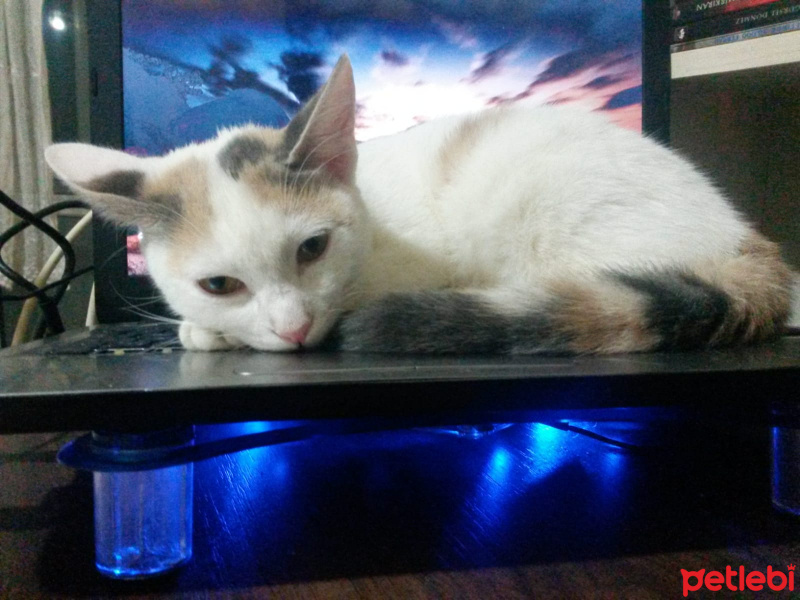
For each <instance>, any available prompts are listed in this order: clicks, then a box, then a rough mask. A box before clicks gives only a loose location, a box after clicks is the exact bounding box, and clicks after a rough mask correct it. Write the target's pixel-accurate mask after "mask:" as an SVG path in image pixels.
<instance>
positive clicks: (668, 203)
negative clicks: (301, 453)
mask: <svg viewBox="0 0 800 600" xmlns="http://www.w3.org/2000/svg"><path fill="white" fill-rule="evenodd" d="M355 119H356V104H355V87H354V82H353V74H352V69H351V66H350V63H349V60H348V58H347V57H346V56H343V57H342V58H340V60H339V62H338V63H337V64H336V66H335V68H334V70H333V72H332V74H331V76H330V78H329V80H328V81H327V83H326V84H325V85H324V86H323V87H322V88H321V89H320V90H319V92H318V93H317V94H316V95H315V96H313V98H312V99H311V100H310V101H309V102H308V103H307V104H306V105H305V106H304V107H303V108H302V109H301V111H300V112H299V113H298V114H297V115H296V116H295V117H294V119H292V121H291V122H290V123H289V125H288V126H287V127H285V128H284V129H282V130H274V129H269V128H262V127H257V126H254V125H248V126H243V127H239V128H234V129H228V130H223V131H221V132H220V133H219V134H218V136H217V137H216V138H214V139H212V140H210V141H207V142H205V143H201V144H193V145H189V146H186V147H183V148H180V149H177V150H174V151H173V152H171V153H169V154H167V155H165V156H163V157H147V158H142V157H135V156H131V155H128V154H125V153H123V152H120V151H116V150H112V149H106V148H98V147H93V146H90V145H86V144H56V145H53V146H51V147H50V148H48V149H47V151H46V159H47V161H48V163H49V164H50V166H51V168H52V169H53V170H54V172H55V173H56V174H57V175H58V176H59V177H60V178H61V179H63V180H64V181H65V182H67V184H68V185H70V186H71V187H72V188H73V189H74V190H75V191H76V192H77V193H79V194H81V195H82V196H83V197H84V198H85V199H86V200H87V201H88V202H89V203H90V204H91V206H92V207H93V208H94V209H95V210H96V211H97V212H98V213H99V214H100V215H102V216H103V217H105V218H106V219H108V220H110V221H112V222H114V223H117V224H125V225H130V224H134V225H136V226H138V227H139V228H140V229H141V230H142V232H143V240H142V249H143V253H144V255H145V257H146V260H147V264H148V267H149V270H150V273H151V276H152V278H153V280H154V281H155V283H156V284H157V286H158V287H159V288H160V290H161V292H162V293H163V295H164V298H165V299H166V301H167V302H168V303H169V305H170V306H171V308H172V310H174V312H175V313H176V314H177V315H179V316H180V318H181V319H182V323H181V326H180V339H181V341H182V343H183V345H184V346H185V347H186V348H187V349H190V350H222V349H227V348H236V347H240V346H249V347H251V348H255V349H260V350H269V351H291V350H297V349H299V348H315V347H320V346H323V347H335V348H340V349H343V350H350V351H363V352H398V353H429V354H448V353H495V354H497V353H500V354H505V353H512V354H513V353H520V354H538V353H567V354H570V353H581V354H583V353H618V352H646V351H654V350H682V349H695V348H708V347H719V346H727V345H733V344H742V343H750V342H756V341H759V340H763V339H766V338H769V337H770V336H774V335H776V334H777V333H778V332H779V331H780V328H781V327H782V325H783V324H784V323H785V321H786V319H787V316H788V312H789V308H790V302H791V298H790V288H791V279H792V272H791V271H790V269H789V268H788V267H787V266H786V265H785V264H784V262H782V260H781V258H780V255H779V251H778V248H777V246H776V245H775V244H773V243H772V242H770V241H768V240H766V239H764V238H763V237H762V236H761V235H759V234H758V233H757V232H756V231H755V230H754V229H753V228H752V227H751V226H750V225H749V224H748V223H747V222H746V221H745V220H744V219H743V218H742V216H740V215H739V214H738V213H737V211H736V210H735V209H734V208H733V207H732V206H731V205H730V204H729V202H728V201H727V200H726V199H725V198H724V197H723V195H722V194H721V193H720V192H719V191H718V190H717V189H716V188H715V187H714V186H713V185H712V184H711V183H710V182H709V181H708V180H707V178H706V177H705V176H704V175H703V174H701V173H700V172H699V171H698V170H697V169H695V168H694V167H693V166H691V165H690V164H689V163H687V162H686V161H685V160H684V159H682V158H681V157H679V156H678V155H677V154H676V153H674V152H672V151H671V150H669V149H667V148H665V147H663V146H661V145H659V144H658V143H656V142H654V141H652V140H650V139H647V138H646V137H643V136H641V135H639V134H637V133H635V132H632V131H628V130H624V129H622V128H620V127H619V126H617V125H613V124H611V123H608V122H607V121H606V120H605V119H604V118H603V117H600V116H597V115H593V114H589V113H583V112H580V111H578V110H576V109H569V108H564V107H554V106H542V107H525V108H523V107H498V108H492V109H487V110H485V111H484V112H481V113H478V114H473V115H468V116H461V117H447V118H443V119H440V120H434V121H430V122H427V123H424V124H421V125H418V126H415V127H412V128H411V129H409V130H407V131H405V132H402V133H399V134H395V135H391V136H387V137H383V138H378V139H375V140H372V141H369V142H364V143H361V144H358V145H357V144H356V141H355V137H354V125H355Z"/></svg>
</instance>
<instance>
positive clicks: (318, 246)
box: [297, 231, 330, 264]
mask: <svg viewBox="0 0 800 600" xmlns="http://www.w3.org/2000/svg"><path fill="white" fill-rule="evenodd" d="M329 239H330V234H329V233H328V232H327V231H326V232H323V233H318V234H317V235H315V236H313V237H310V238H308V239H307V240H306V241H305V242H303V243H302V244H300V247H299V248H298V249H297V262H298V263H300V264H305V263H310V262H311V261H313V260H316V259H318V258H319V257H320V256H322V255H323V253H324V252H325V249H326V248H327V247H328V240H329Z"/></svg>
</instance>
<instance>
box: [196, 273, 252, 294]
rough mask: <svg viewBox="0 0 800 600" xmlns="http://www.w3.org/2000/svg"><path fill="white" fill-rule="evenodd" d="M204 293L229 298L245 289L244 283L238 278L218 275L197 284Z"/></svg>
mask: <svg viewBox="0 0 800 600" xmlns="http://www.w3.org/2000/svg"><path fill="white" fill-rule="evenodd" d="M197 285H199V286H200V287H201V288H202V289H203V291H206V292H208V293H209V294H214V295H215V296H227V295H228V294H233V293H236V292H238V291H239V290H241V289H244V283H243V282H242V281H240V280H238V279H236V277H228V276H227V275H217V276H215V277H206V278H205V279H201V280H199V281H198V282H197Z"/></svg>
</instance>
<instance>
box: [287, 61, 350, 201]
mask: <svg viewBox="0 0 800 600" xmlns="http://www.w3.org/2000/svg"><path fill="white" fill-rule="evenodd" d="M355 115H356V90H355V83H354V81H353V68H352V67H351V66H350V59H348V58H347V55H343V56H342V57H341V58H340V59H339V62H337V63H336V66H335V67H334V69H333V72H332V73H331V76H330V78H329V79H328V81H327V83H326V84H325V85H324V86H323V87H322V88H321V89H320V90H319V91H318V92H317V93H316V94H315V95H314V96H313V97H312V98H311V100H309V101H308V103H307V104H306V105H305V106H304V107H303V108H302V110H301V111H300V112H299V113H297V115H296V116H295V118H294V119H292V121H291V123H289V125H288V126H287V127H286V129H285V130H284V141H283V147H284V150H285V152H286V164H287V165H288V166H289V167H290V168H293V169H299V170H303V171H305V170H310V171H313V170H319V171H324V172H325V173H327V174H328V175H329V176H331V177H332V178H333V179H334V180H336V181H338V182H339V183H343V184H345V185H352V184H353V182H354V176H355V169H356V161H357V159H358V153H357V150H356V139H355V119H356V116H355Z"/></svg>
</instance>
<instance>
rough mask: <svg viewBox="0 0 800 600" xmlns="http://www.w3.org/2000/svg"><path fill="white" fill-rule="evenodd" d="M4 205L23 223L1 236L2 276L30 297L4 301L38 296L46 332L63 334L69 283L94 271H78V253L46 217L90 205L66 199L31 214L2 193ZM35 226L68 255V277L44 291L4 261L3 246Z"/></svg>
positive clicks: (6, 297)
mask: <svg viewBox="0 0 800 600" xmlns="http://www.w3.org/2000/svg"><path fill="white" fill-rule="evenodd" d="M0 204H2V205H3V206H5V207H6V208H7V209H8V210H10V211H11V212H12V213H14V214H15V215H17V216H18V217H19V218H20V219H21V220H20V222H18V223H16V224H15V225H13V226H12V227H10V228H9V229H7V230H6V231H4V232H3V233H2V234H0V273H2V274H3V275H5V276H6V277H7V278H8V279H9V280H11V281H12V282H13V283H15V284H16V285H17V286H19V287H21V288H22V289H24V290H27V293H26V294H5V295H4V296H3V300H9V301H11V300H27V299H28V298H31V297H36V298H37V299H38V300H39V307H40V308H41V310H42V314H43V315H44V323H45V325H46V330H47V331H49V332H50V333H53V334H55V333H61V332H63V331H64V324H63V322H62V320H61V315H60V314H59V312H58V303H59V302H60V301H61V298H62V297H63V296H64V293H65V292H66V291H67V286H68V285H69V282H70V281H72V280H73V279H74V278H75V277H78V276H79V275H82V274H84V273H86V272H87V271H89V270H90V269H91V267H90V268H86V269H82V270H81V271H79V272H77V273H76V272H75V251H74V250H73V248H72V245H71V244H70V243H69V241H68V240H67V239H66V237H64V236H63V235H61V233H60V232H58V231H57V230H56V229H55V228H53V227H52V226H50V225H49V224H48V223H46V222H45V221H44V220H43V218H44V217H47V216H49V215H51V214H54V213H56V212H58V211H60V210H64V209H67V208H87V206H86V204H85V203H83V202H81V201H79V200H65V201H62V202H56V203H54V204H51V205H50V206H47V207H45V208H43V209H41V210H39V211H37V212H35V213H31V212H30V211H28V210H26V209H25V208H23V207H22V206H20V205H19V204H17V203H16V202H14V201H13V200H12V199H11V198H10V197H9V196H8V195H7V194H5V192H3V191H2V190H0ZM31 225H33V226H35V227H36V228H38V229H39V230H40V231H42V232H43V233H44V234H45V235H47V236H48V237H49V238H51V239H52V240H53V241H54V242H55V243H56V244H58V246H59V247H60V248H61V251H62V252H63V254H64V276H63V277H61V279H59V280H58V281H55V282H53V283H51V284H49V285H46V286H43V287H41V288H39V287H37V286H36V285H34V284H33V283H31V282H30V281H28V280H27V279H25V278H24V277H23V276H22V275H20V274H19V273H17V272H16V271H14V270H13V269H12V268H11V267H10V266H9V265H8V264H6V262H5V261H4V260H3V258H2V255H1V253H2V249H3V246H4V245H5V244H6V243H7V242H8V241H9V240H10V239H11V238H13V237H14V236H15V235H17V234H19V233H21V232H22V231H24V230H25V229H27V228H28V227H30V226H31ZM51 289H52V290H54V293H53V295H52V296H50V295H48V294H46V293H45V292H46V291H48V290H51Z"/></svg>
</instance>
